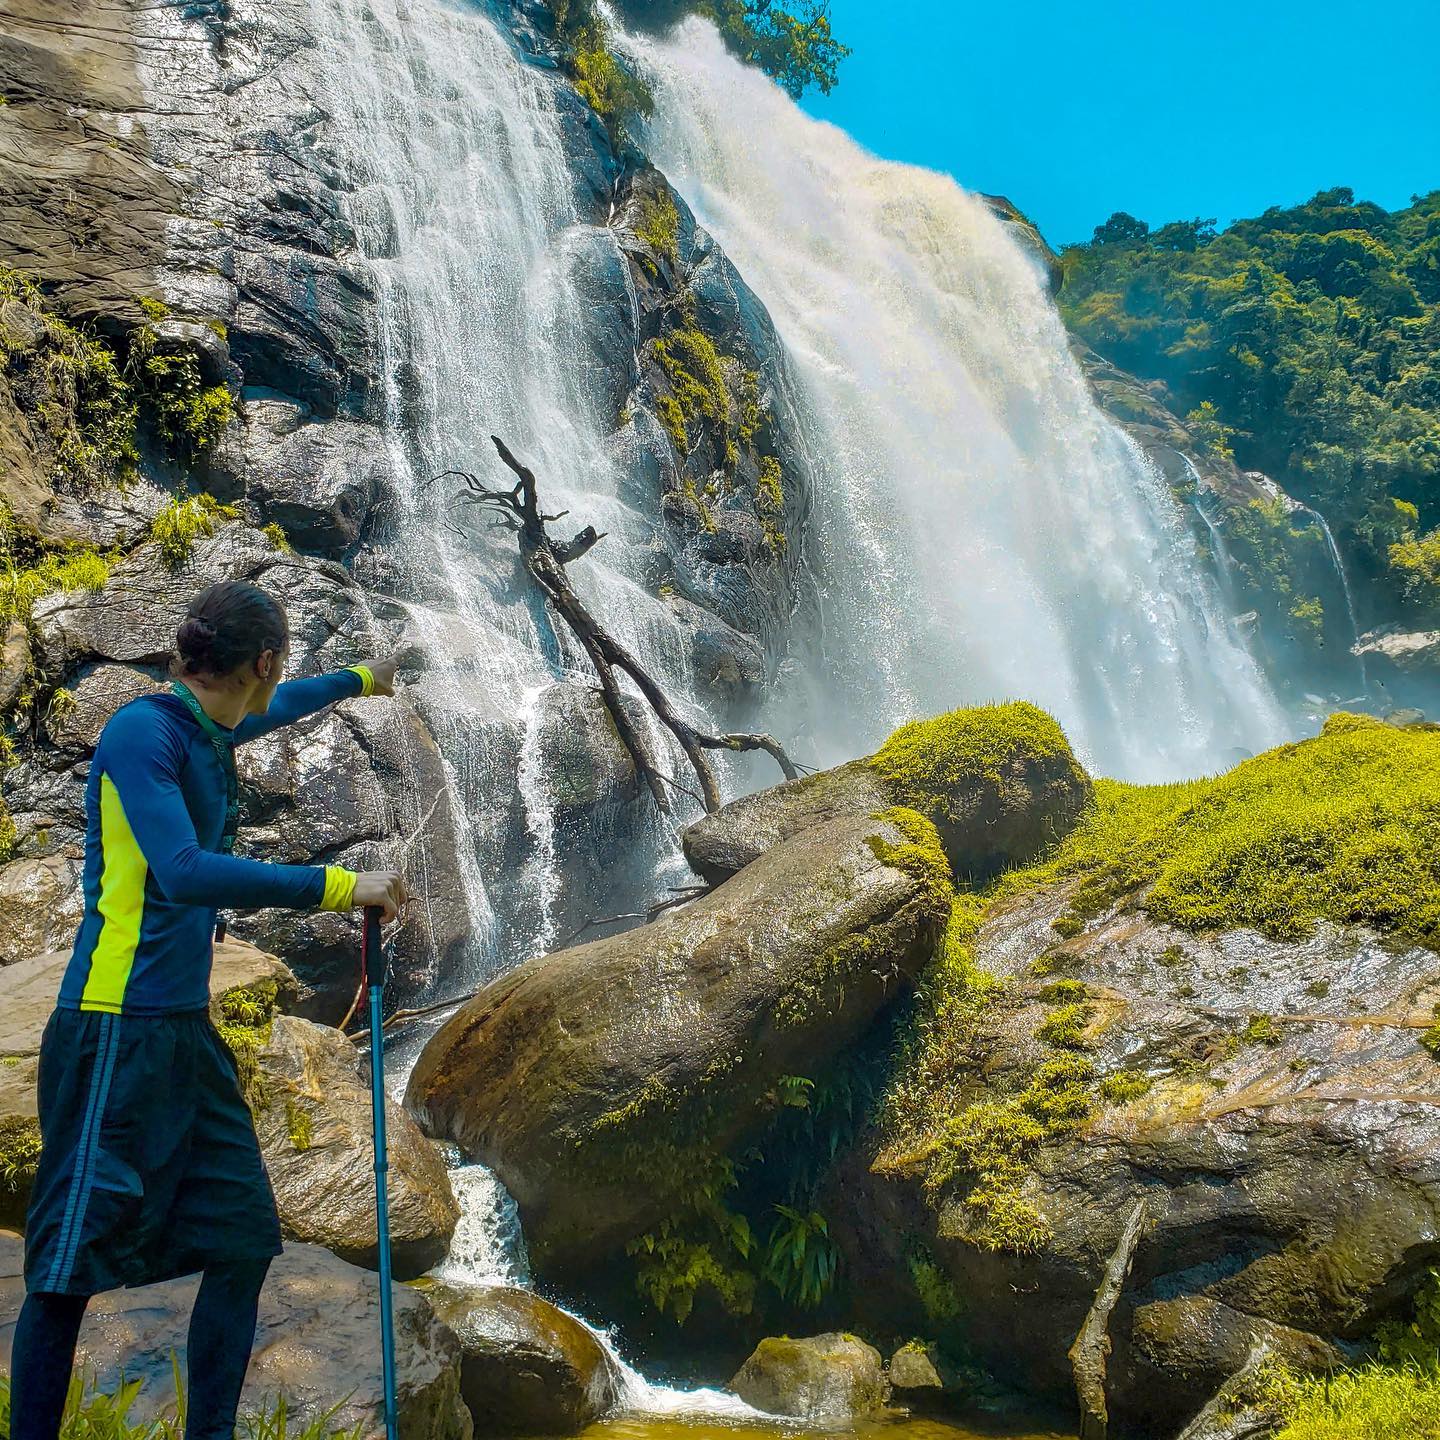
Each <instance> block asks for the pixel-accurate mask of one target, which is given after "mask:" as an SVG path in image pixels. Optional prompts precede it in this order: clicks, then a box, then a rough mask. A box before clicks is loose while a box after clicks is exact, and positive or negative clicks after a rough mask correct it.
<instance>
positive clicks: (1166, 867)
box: [1001, 715, 1440, 949]
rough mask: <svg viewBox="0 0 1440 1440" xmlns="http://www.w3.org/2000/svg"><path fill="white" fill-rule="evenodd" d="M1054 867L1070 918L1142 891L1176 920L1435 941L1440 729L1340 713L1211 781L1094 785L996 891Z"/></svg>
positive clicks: (1439, 930) (1191, 925)
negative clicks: (1072, 822) (1044, 857)
mask: <svg viewBox="0 0 1440 1440" xmlns="http://www.w3.org/2000/svg"><path fill="white" fill-rule="evenodd" d="M1062 876H1073V877H1075V878H1077V879H1078V880H1079V881H1080V886H1079V889H1078V890H1077V892H1076V895H1075V899H1074V901H1073V903H1072V911H1073V913H1074V915H1075V916H1076V918H1078V919H1080V920H1084V919H1086V918H1088V917H1089V916H1090V915H1094V914H1098V913H1100V912H1101V911H1102V910H1104V909H1106V908H1108V907H1109V906H1110V905H1111V904H1112V903H1114V902H1115V901H1116V900H1118V899H1120V898H1122V897H1124V896H1127V895H1131V894H1136V893H1137V892H1140V891H1142V890H1143V891H1144V892H1145V893H1144V896H1143V900H1142V902H1141V903H1143V905H1144V907H1145V909H1146V910H1147V911H1148V912H1149V913H1150V914H1151V915H1152V916H1154V917H1155V918H1156V919H1157V920H1162V921H1165V922H1167V923H1169V924H1171V925H1176V926H1179V927H1181V928H1184V929H1191V930H1204V929H1211V928H1223V927H1228V926H1239V925H1243V926H1250V927H1253V928H1254V929H1257V930H1260V931H1262V932H1263V933H1264V934H1266V935H1270V936H1273V937H1275V938H1277V939H1295V938H1298V937H1301V936H1304V935H1308V934H1309V933H1310V932H1311V931H1312V930H1313V928H1314V926H1315V923H1316V921H1319V920H1330V921H1334V922H1335V923H1337V924H1354V923H1363V924H1367V925H1371V926H1374V927H1375V928H1376V929H1377V930H1380V931H1382V932H1385V933H1387V934H1391V935H1393V936H1395V938H1397V939H1399V940H1408V941H1413V942H1416V943H1418V944H1422V945H1428V946H1430V947H1431V948H1433V949H1440V733H1436V732H1435V731H1433V730H1428V729H1416V730H1398V729H1395V728H1394V727H1392V726H1388V725H1382V724H1380V723H1379V722H1378V721H1375V720H1372V719H1370V718H1369V717H1368V716H1351V715H1337V716H1334V717H1332V719H1331V720H1330V721H1329V723H1328V724H1327V725H1326V727H1325V731H1324V733H1323V734H1322V735H1320V736H1318V737H1317V738H1315V739H1313V740H1305V741H1302V742H1300V743H1299V744H1297V745H1284V746H1281V747H1280V748H1279V749H1277V750H1270V751H1267V752H1266V753H1265V754H1263V755H1257V756H1256V757H1255V758H1254V759H1253V760H1246V761H1245V762H1243V763H1242V764H1240V765H1237V766H1236V767H1235V769H1234V770H1232V771H1230V772H1229V773H1228V774H1225V775H1220V776H1216V777H1215V778H1213V779H1208V780H1193V781H1187V782H1182V783H1180V784H1175V785H1154V786H1137V785H1123V784H1119V783H1117V782H1115V781H1100V782H1098V783H1097V785H1096V787H1095V805H1094V807H1093V808H1092V809H1091V811H1090V812H1089V813H1088V814H1087V816H1086V817H1085V820H1084V821H1083V822H1082V824H1081V825H1080V826H1079V827H1077V829H1076V830H1075V832H1074V833H1073V834H1072V835H1071V836H1070V837H1068V838H1067V839H1066V841H1065V842H1064V843H1063V844H1062V845H1061V846H1060V847H1059V849H1058V850H1057V852H1056V854H1055V855H1054V856H1053V857H1052V858H1051V859H1050V860H1049V861H1048V862H1047V864H1046V865H1045V866H1043V867H1040V868H1038V869H1036V870H1031V871H1027V872H1023V873H1021V874H1018V875H1013V876H1010V877H1007V878H1006V880H1004V881H1003V882H1002V884H1001V890H1002V892H1004V893H1010V892H1013V891H1014V890H1015V889H1017V888H1020V887H1024V886H1028V885H1031V884H1034V883H1035V882H1036V881H1037V879H1040V878H1057V879H1058V878H1060V877H1062Z"/></svg>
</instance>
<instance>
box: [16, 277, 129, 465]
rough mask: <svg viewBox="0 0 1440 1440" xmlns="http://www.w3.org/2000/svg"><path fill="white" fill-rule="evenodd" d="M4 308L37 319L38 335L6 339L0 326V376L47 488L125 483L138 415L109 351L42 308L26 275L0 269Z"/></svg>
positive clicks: (114, 356)
mask: <svg viewBox="0 0 1440 1440" xmlns="http://www.w3.org/2000/svg"><path fill="white" fill-rule="evenodd" d="M9 303H13V304H16V305H21V306H24V307H25V308H26V309H27V310H29V311H30V312H31V316H32V317H33V320H32V324H33V321H34V320H38V321H39V327H38V338H36V339H35V340H34V341H33V343H32V342H31V340H30V339H29V338H26V339H23V340H22V339H18V338H15V337H12V338H10V339H7V334H6V330H5V327H4V326H3V325H0V375H4V376H5V377H6V378H7V379H8V380H9V381H10V384H11V388H12V390H13V391H14V392H15V393H16V394H17V395H23V396H24V397H25V398H24V399H23V400H22V402H21V408H22V410H24V411H25V412H26V414H27V415H28V417H29V419H30V421H31V424H32V426H33V427H34V430H35V433H36V437H37V439H38V440H39V441H40V444H41V448H42V453H43V454H44V457H45V459H46V461H47V463H48V464H49V466H50V479H51V481H52V483H54V484H55V485H57V486H59V487H60V488H62V489H68V490H77V491H85V490H90V489H94V488H96V487H98V486H105V485H123V484H126V483H127V482H128V481H130V480H132V479H133V478H134V476H135V467H136V465H137V464H138V462H139V458H140V457H139V453H138V452H137V450H136V448H135V426H136V419H137V413H138V412H137V407H136V401H135V396H134V394H133V393H132V390H131V387H130V385H129V384H128V383H127V380H126V378H125V376H124V375H123V374H122V372H121V367H120V362H119V360H118V359H117V357H116V355H115V352H114V351H113V350H112V349H111V348H110V347H109V346H108V345H107V344H105V343H104V342H103V341H101V340H98V339H96V338H95V337H93V336H91V335H89V334H87V333H86V332H85V331H83V330H79V329H77V328H76V327H75V326H73V325H70V324H67V323H66V322H65V321H64V320H62V319H61V318H60V317H59V316H58V315H56V314H55V313H54V312H53V311H51V310H50V309H48V308H47V307H46V306H45V304H44V303H43V301H42V299H41V296H40V292H39V289H38V288H37V287H36V285H35V284H34V282H33V281H32V280H31V279H30V278H29V277H28V276H26V275H23V274H21V273H20V272H18V271H16V270H10V269H8V268H6V267H5V266H3V265H0V308H3V307H4V306H5V305H7V304H9Z"/></svg>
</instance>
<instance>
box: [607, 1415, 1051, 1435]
mask: <svg viewBox="0 0 1440 1440" xmlns="http://www.w3.org/2000/svg"><path fill="white" fill-rule="evenodd" d="M581 1440H1075V1432H1074V1431H1073V1430H1055V1429H1051V1428H1049V1427H1048V1426H1046V1425H1045V1424H1044V1423H1043V1422H1026V1421H1024V1420H1017V1419H1016V1418H1015V1417H1014V1416H1006V1417H1004V1418H994V1419H991V1418H988V1417H984V1416H981V1417H977V1418H975V1419H971V1420H967V1421H964V1422H957V1421H951V1420H936V1419H930V1418H922V1417H919V1416H909V1417H900V1416H897V1417H895V1418H894V1419H887V1420H874V1421H864V1422H861V1423H860V1424H857V1425H856V1426H855V1428H854V1429H850V1430H827V1429H819V1428H816V1427H814V1426H810V1425H805V1424H803V1423H801V1422H799V1421H797V1422H795V1423H794V1424H793V1425H784V1424H779V1423H777V1424H774V1425H765V1424H756V1423H754V1422H753V1421H751V1422H746V1421H735V1422H729V1421H723V1420H713V1419H712V1420H704V1419H697V1420H685V1419H683V1418H679V1417H676V1416H645V1415H629V1416H622V1417H620V1418H619V1419H615V1420H602V1421H600V1422H599V1423H598V1424H595V1425H592V1426H590V1428H589V1429H588V1430H585V1431H582V1432H581Z"/></svg>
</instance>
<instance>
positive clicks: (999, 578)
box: [626, 20, 1287, 779]
mask: <svg viewBox="0 0 1440 1440" xmlns="http://www.w3.org/2000/svg"><path fill="white" fill-rule="evenodd" d="M626 43H627V48H628V49H629V51H630V53H631V55H632V56H633V58H634V59H635V60H636V62H637V63H638V64H639V65H640V66H641V68H642V69H643V70H644V72H645V74H646V76H647V79H648V80H649V81H650V83H651V85H652V88H653V90H654V92H655V99H656V105H655V112H654V115H653V117H652V118H651V120H650V121H649V122H648V125H647V127H646V130H645V135H644V141H645V147H646V149H647V150H648V153H649V154H650V156H651V158H652V159H653V160H654V162H655V163H656V164H657V165H658V166H659V167H660V168H661V169H662V170H663V171H664V172H665V173H666V174H667V176H668V177H669V179H670V180H671V182H672V183H673V184H674V185H675V186H676V187H677V188H678V189H679V190H680V191H681V193H682V194H683V195H684V196H685V198H686V199H687V200H688V201H689V203H690V204H691V206H692V208H693V209H694V210H695V212H696V214H697V217H698V218H699V219H700V220H701V222H702V223H703V224H704V225H705V226H706V227H707V228H708V229H709V230H710V231H712V233H713V234H714V235H715V237H716V238H717V239H718V240H719V241H720V243H721V244H722V245H723V246H724V247H725V249H726V251H727V253H728V254H729V255H730V257H731V259H732V260H734V261H735V263H736V265H737V266H738V268H739V270H740V272H741V273H742V274H743V275H744V276H745V278H746V280H747V281H748V282H749V284H750V285H751V286H752V288H753V289H754V290H755V292H756V293H757V294H758V295H759V296H760V298H761V299H762V300H763V301H764V302H765V303H766V305H767V306H768V308H769V310H770V313H771V315H772V317H773V318H774V320H775V323H776V326H777V329H778V331H779V333H780V335H781V338H782V339H783V340H784V342H785V344H786V346H787V349H788V351H789V355H790V358H791V361H792V363H793V367H794V370H795V373H796V377H797V384H798V386H799V388H800V390H801V392H802V394H801V397H800V403H801V407H802V410H803V412H804V415H805V421H806V426H807V431H808V433H807V435H806V437H805V440H806V445H807V449H808V452H809V455H810V456H811V463H812V466H813V473H812V474H811V475H810V476H809V477H808V479H809V484H810V487H811V490H812V493H813V495H814V499H815V522H814V525H813V528H812V533H811V534H810V536H809V537H808V542H807V543H808V545H809V548H808V550H807V552H806V558H807V563H808V565H809V566H810V568H811V570H812V572H813V575H814V578H815V583H816V585H817V587H818V589H819V591H820V595H821V601H820V606H819V610H820V616H821V618H820V622H819V625H818V627H817V628H818V634H817V638H816V639H815V641H814V643H813V644H812V646H811V655H810V661H811V663H810V666H809V673H810V678H811V685H812V689H813V694H814V698H813V701H812V709H813V710H814V711H815V712H818V713H821V714H823V715H826V716H828V717H829V720H828V724H826V725H825V726H824V728H823V730H822V731H821V735H822V742H823V740H825V739H828V741H829V744H828V746H827V745H823V743H822V753H823V752H824V751H825V750H828V752H829V753H828V756H827V758H832V757H833V758H841V757H848V756H852V755H855V754H859V753H862V752H863V750H864V749H865V748H866V747H868V746H869V745H871V744H873V743H874V742H876V741H878V740H879V739H881V738H883V736H884V735H885V733H886V732H887V731H888V730H889V729H890V728H891V727H893V726H894V725H895V724H896V723H897V722H899V721H902V720H904V719H906V718H909V717H912V716H916V715H924V714H929V713H933V712H935V711H938V710H943V709H947V708H950V707H952V706H954V705H956V704H961V703H973V702H977V701H982V700H987V699H993V698H997V697H1008V696H1013V697H1023V698H1027V699H1031V700H1034V701H1036V702H1037V703H1039V704H1041V705H1044V706H1046V707H1047V708H1049V709H1050V710H1052V711H1053V712H1054V713H1055V715H1056V716H1057V717H1058V718H1059V719H1060V721H1061V722H1062V724H1063V725H1064V726H1065V728H1066V730H1067V731H1068V733H1069V734H1070V736H1071V738H1072V740H1073V741H1074V742H1075V743H1076V745H1077V748H1078V749H1079V750H1080V752H1081V753H1082V755H1083V756H1084V757H1085V758H1086V759H1087V760H1088V761H1089V762H1090V763H1091V764H1092V765H1093V766H1095V767H1097V768H1098V769H1100V770H1101V771H1103V772H1104V773H1108V774H1115V775H1120V776H1124V777H1126V778H1133V779H1164V778H1172V777H1175V776H1180V775H1188V774H1195V773H1198V772H1201V771H1204V770H1207V769H1214V768H1217V767H1218V766H1220V765H1221V764H1222V762H1225V761H1226V760H1227V758H1228V757H1229V756H1231V755H1232V754H1233V752H1234V751H1235V749H1236V748H1237V747H1240V748H1243V749H1246V750H1256V749H1261V748H1264V747H1265V746H1268V745H1270V744H1273V743H1276V742H1277V741H1278V740H1280V739H1281V738H1282V737H1283V736H1284V735H1285V733H1286V730H1287V726H1286V722H1285V717H1284V716H1283V714H1282V713H1281V711H1280V708H1279V706H1278V704H1277V702H1276V700H1275V699H1274V697H1273V695H1272V693H1271V691H1270V688H1269V686H1268V684H1267V682H1266V679H1265V677H1264V676H1263V674H1262V673H1261V672H1260V670H1259V669H1258V668H1257V666H1256V663H1255V662H1254V660H1253V659H1252V658H1251V656H1250V655H1249V653H1248V652H1247V651H1246V649H1245V646H1244V645H1243V643H1242V642H1241V640H1240V638H1239V637H1238V635H1237V634H1236V632H1235V630H1234V627H1233V623H1232V620H1231V618H1230V617H1229V616H1227V615H1226V614H1225V607H1224V605H1223V603H1222V600H1221V597H1220V595H1219V593H1218V591H1217V588H1216V586H1215V585H1214V583H1213V581H1212V580H1211V579H1210V577H1209V576H1207V575H1206V574H1205V573H1204V567H1203V566H1202V564H1201V563H1200V561H1199V557H1198V554H1197V548H1196V544H1195V541H1194V538H1193V536H1192V535H1191V534H1190V531H1189V529H1188V527H1187V526H1186V525H1185V523H1184V521H1183V517H1182V515H1181V513H1180V510H1179V505H1178V503H1177V502H1176V501H1175V499H1174V497H1173V496H1172V495H1171V493H1170V492H1169V489H1168V487H1167V486H1166V485H1165V483H1164V481H1163V479H1162V478H1161V477H1160V476H1159V474H1158V473H1157V472H1156V471H1155V469H1154V468H1153V467H1152V466H1151V465H1150V464H1149V463H1148V461H1147V460H1146V459H1145V458H1144V456H1143V455H1142V453H1141V452H1140V450H1139V448H1138V446H1136V445H1135V444H1134V443H1133V442H1132V441H1131V440H1130V438H1129V437H1128V436H1127V435H1125V434H1124V433H1123V432H1122V431H1121V430H1120V429H1119V428H1117V427H1116V426H1115V425H1113V424H1112V423H1110V422H1109V421H1108V420H1107V418H1106V417H1105V416H1103V415H1102V414H1101V413H1100V411H1099V410H1098V409H1097V407H1096V405H1095V403H1094V401H1093V399H1092V397H1091V395H1090V392H1089V389H1088V387H1087V385H1086V382H1085V379H1084V377H1083V375H1082V374H1081V372H1080V370H1079V367H1078V365H1077V363H1076V361H1075V360H1074V358H1073V356H1072V354H1071V352H1070V349H1069V345H1068V342H1067V339H1066V335H1065V331H1064V328H1063V326H1062V324H1061V321H1060V319H1059V317H1058V314H1057V313H1056V310H1055V307H1054V305H1053V303H1052V302H1051V299H1050V297H1049V295H1048V294H1047V293H1046V291H1045V288H1044V285H1043V283H1042V280H1041V277H1040V275H1039V274H1038V272H1037V267H1036V266H1035V264H1034V262H1033V261H1032V260H1031V259H1030V258H1029V257H1028V256H1027V255H1026V254H1025V253H1024V251H1023V250H1022V249H1021V247H1020V246H1019V245H1018V244H1017V243H1016V242H1015V241H1014V240H1012V239H1011V237H1010V236H1009V235H1008V234H1007V232H1006V228H1005V225H1004V223H1003V222H1002V221H1000V220H998V219H997V218H996V217H995V216H994V215H993V214H992V213H991V211H990V209H989V208H988V207H987V205H986V204H985V203H984V201H983V200H981V199H980V198H979V197H976V196H973V195H969V194H967V193H965V192H964V191H963V190H961V189H960V187H959V186H958V185H957V184H956V183H955V182H954V181H953V180H952V179H950V178H949V177H947V176H943V175H939V174H935V173H932V172H929V171H925V170H921V169H917V168H914V167H911V166H906V165H898V164H891V163H887V162H882V161H879V160H877V159H875V158H874V157H872V156H871V155H869V154H867V153H866V152H865V151H864V150H862V149H861V148H860V147H859V146H858V145H857V144H855V142H854V141H853V140H851V139H850V138H849V137H848V136H847V135H846V134H845V133H844V132H843V131H841V130H839V129H837V128H835V127H833V126H830V125H827V124H823V123H821V122H819V121H816V120H813V119H811V118H810V117H808V116H807V115H805V114H804V112H803V111H801V110H800V109H799V107H798V106H796V105H795V104H793V103H792V102H791V101H790V100H789V99H788V98H787V97H786V96H785V95H784V94H783V93H782V92H781V91H780V90H779V89H777V88H776V87H775V86H774V85H772V84H771V83H770V82H769V81H767V80H766V79H765V78H764V77H763V76H762V75H760V74H759V73H758V72H756V71H755V70H753V69H750V68H747V67H744V66H742V65H740V64H739V63H738V62H736V61H735V60H734V59H732V58H731V57H730V56H729V55H728V54H727V53H726V51H725V50H724V48H723V46H722V45H721V43H720V40H719V38H718V36H717V34H716V32H715V30H714V28H713V27H712V26H710V25H709V24H707V23H705V22H701V21H698V20H691V21H687V22H686V23H685V24H683V25H681V26H680V27H678V28H677V29H676V30H675V31H674V32H673V33H672V34H671V35H670V36H669V37H668V38H666V39H664V40H651V39H639V38H636V39H630V40H628V41H627V42H626ZM740 117H743V119H742V118H740Z"/></svg>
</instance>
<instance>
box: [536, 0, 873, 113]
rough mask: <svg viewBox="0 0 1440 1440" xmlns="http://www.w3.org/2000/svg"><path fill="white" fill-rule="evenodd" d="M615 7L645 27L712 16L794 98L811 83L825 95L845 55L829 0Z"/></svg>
mask: <svg viewBox="0 0 1440 1440" xmlns="http://www.w3.org/2000/svg"><path fill="white" fill-rule="evenodd" d="M556 8H557V13H558V14H561V15H562V16H563V14H564V13H565V12H566V11H575V12H579V11H581V10H588V9H589V8H591V7H590V0H558V3H557V7H556ZM616 8H617V9H618V11H619V13H620V15H621V16H622V17H623V18H624V19H625V21H626V22H627V23H629V24H632V25H635V26H637V27H638V28H639V29H642V30H649V31H660V30H664V29H666V28H667V27H669V26H671V25H673V24H675V23H676V22H677V21H679V20H684V19H685V18H686V17H687V16H690V15H701V16H704V17H705V18H706V19H709V20H713V21H714V22H715V27H716V29H718V30H719V31H720V34H721V37H722V38H723V39H724V41H725V44H726V45H727V46H728V47H729V49H730V50H731V51H732V53H733V54H735V55H736V56H737V57H738V58H739V59H741V60H743V61H744V62H745V63H746V64H747V65H754V66H755V67H756V68H757V69H759V70H763V71H764V72H765V73H766V74H767V75H768V76H770V78H771V79H772V80H774V81H775V82H776V83H777V84H778V85H779V86H781V88H782V89H784V90H785V91H787V92H788V93H789V94H790V95H791V96H793V97H794V98H795V99H796V100H798V99H799V98H800V96H801V95H803V94H804V93H805V91H806V90H808V89H809V88H810V86H811V85H816V86H818V87H819V88H820V90H821V91H822V93H824V94H826V95H828V94H829V93H830V91H831V90H832V89H833V88H834V86H835V82H836V80H837V79H838V78H839V69H840V62H841V61H842V60H843V59H844V58H845V57H846V56H847V55H848V54H849V53H850V51H849V50H848V49H847V48H846V47H845V46H844V45H842V44H841V43H840V42H839V41H838V40H837V39H836V38H835V35H834V32H833V31H832V30H831V28H830V4H829V0H790V3H786V4H784V5H779V4H776V3H775V0H619V4H618V5H617V7H616ZM562 23H563V21H562Z"/></svg>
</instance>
